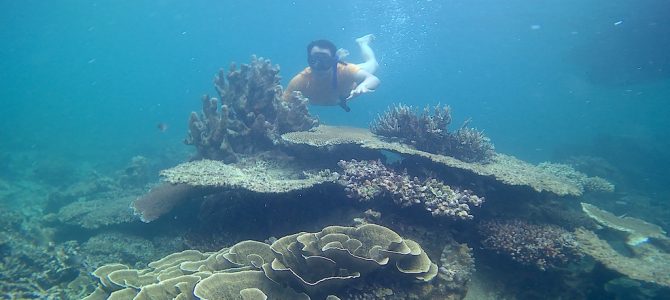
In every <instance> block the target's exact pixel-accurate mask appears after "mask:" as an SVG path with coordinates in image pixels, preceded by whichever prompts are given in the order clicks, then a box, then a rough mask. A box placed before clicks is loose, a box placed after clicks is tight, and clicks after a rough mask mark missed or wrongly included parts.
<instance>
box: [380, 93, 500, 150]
mask: <svg viewBox="0 0 670 300" xmlns="http://www.w3.org/2000/svg"><path fill="white" fill-rule="evenodd" d="M468 123H469V121H468V122H465V123H464V124H463V126H461V128H460V129H458V130H457V131H455V132H449V131H448V127H449V124H451V109H450V108H449V106H441V105H437V106H435V107H434V108H433V110H432V113H431V110H430V108H428V107H426V108H424V110H423V111H422V112H421V113H419V112H418V111H417V110H416V109H415V108H413V107H411V106H407V105H402V104H398V105H395V106H393V107H390V108H389V109H388V110H387V111H386V112H385V113H384V114H383V115H380V116H378V117H377V119H375V121H373V122H372V124H371V125H370V131H372V133H374V134H376V135H379V136H383V137H388V138H394V139H399V140H400V141H402V142H403V143H407V144H410V145H412V146H414V147H416V149H419V150H422V151H426V152H430V153H434V154H442V155H448V156H453V157H455V158H458V159H460V160H463V161H467V162H486V161H488V160H489V159H490V158H491V156H493V154H494V153H495V152H494V150H493V149H494V148H493V144H492V143H491V140H490V139H489V138H488V137H486V136H484V134H483V132H481V131H478V130H476V129H474V128H469V127H467V125H468Z"/></svg>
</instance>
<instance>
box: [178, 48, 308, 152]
mask: <svg viewBox="0 0 670 300" xmlns="http://www.w3.org/2000/svg"><path fill="white" fill-rule="evenodd" d="M278 73H279V67H277V66H273V65H272V63H271V62H270V61H269V60H266V59H263V58H256V57H255V56H254V57H252V61H251V64H248V65H247V64H243V65H241V66H240V68H239V69H237V68H236V67H235V65H232V66H231V67H230V70H229V71H228V73H227V74H226V73H225V72H224V71H223V70H220V71H219V73H218V75H217V76H216V77H215V79H214V86H215V88H216V91H217V92H218V94H219V98H220V99H221V100H220V103H219V100H218V99H217V98H211V97H209V96H203V98H202V114H201V115H200V116H199V115H198V114H197V113H195V112H192V113H191V116H190V118H189V133H188V136H187V138H186V140H185V142H186V144H189V145H194V146H196V148H197V149H198V157H199V158H208V159H217V160H224V161H226V162H234V161H237V160H238V158H239V155H242V154H253V153H257V152H259V151H264V150H268V149H271V148H272V147H273V146H274V145H276V144H278V143H279V142H281V138H280V135H281V134H282V133H286V132H290V131H297V130H308V129H310V128H312V127H314V126H316V125H317V124H318V121H317V120H316V119H315V118H313V117H312V116H310V115H309V112H308V111H307V99H306V98H304V97H302V95H301V94H300V93H294V94H293V95H292V97H290V99H288V100H286V101H285V100H283V99H282V91H281V86H280V85H279V79H280V77H279V76H278Z"/></svg>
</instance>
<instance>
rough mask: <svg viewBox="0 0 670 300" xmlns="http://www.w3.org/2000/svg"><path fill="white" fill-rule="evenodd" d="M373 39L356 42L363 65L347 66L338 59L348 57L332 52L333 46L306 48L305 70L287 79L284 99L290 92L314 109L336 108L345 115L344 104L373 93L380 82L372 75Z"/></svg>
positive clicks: (374, 66)
mask: <svg viewBox="0 0 670 300" xmlns="http://www.w3.org/2000/svg"><path fill="white" fill-rule="evenodd" d="M373 39H374V35H372V34H368V35H365V36H363V37H360V38H358V39H356V42H357V43H358V46H359V47H360V49H361V53H362V56H363V59H364V62H363V63H361V64H349V63H346V62H344V61H342V60H341V59H342V58H343V57H344V56H346V55H347V54H348V53H347V51H346V50H343V49H340V50H336V49H337V48H336V47H335V44H333V43H332V42H330V41H327V40H317V41H313V42H311V43H309V45H307V62H308V64H309V67H307V68H305V69H304V70H303V71H302V72H300V73H299V74H298V75H296V76H295V77H293V79H291V82H290V83H289V84H288V87H286V91H284V99H288V98H289V97H290V96H291V94H292V93H293V92H294V91H300V92H302V94H303V96H305V97H307V98H308V99H309V103H310V104H314V105H339V106H341V107H342V108H343V109H344V110H345V111H349V110H350V109H349V107H348V106H347V101H348V100H350V99H353V98H354V97H357V96H359V95H361V94H365V93H369V92H374V90H375V89H376V88H377V86H378V85H379V83H380V81H379V78H377V77H376V76H375V75H373V74H374V73H375V72H376V71H377V69H378V68H379V64H378V63H377V59H376V58H375V53H374V52H373V51H372V48H370V42H371V41H372V40H373Z"/></svg>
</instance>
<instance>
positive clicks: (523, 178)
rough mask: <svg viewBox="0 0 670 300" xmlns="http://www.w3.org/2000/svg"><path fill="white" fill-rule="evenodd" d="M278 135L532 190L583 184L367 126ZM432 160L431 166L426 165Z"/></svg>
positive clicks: (569, 189)
mask: <svg viewBox="0 0 670 300" xmlns="http://www.w3.org/2000/svg"><path fill="white" fill-rule="evenodd" d="M282 138H283V139H284V140H285V141H286V142H287V143H289V144H292V145H308V146H311V147H314V148H316V150H317V151H324V150H326V151H328V150H330V149H332V148H334V147H337V146H341V147H345V146H351V145H357V146H358V147H360V148H361V149H362V150H364V149H371V151H378V150H386V151H389V152H392V153H398V154H404V155H407V156H411V157H413V158H417V159H425V161H422V162H426V164H427V167H429V168H430V167H433V166H438V167H441V166H444V167H448V168H450V169H451V170H453V171H457V172H461V173H463V174H464V176H474V177H475V178H477V179H473V180H490V179H493V180H495V181H497V182H499V183H501V184H504V185H508V186H526V187H529V188H531V189H532V190H534V191H536V192H538V193H539V192H544V191H547V192H550V193H553V194H556V195H559V196H581V195H582V194H583V192H584V186H583V185H582V184H581V183H579V182H575V181H574V180H571V179H570V178H567V177H565V176H562V175H561V174H556V173H553V172H550V171H548V170H546V169H544V168H540V167H538V166H535V165H531V164H529V163H526V162H524V161H521V160H519V159H516V158H515V157H513V156H509V155H504V154H500V153H496V154H494V155H493V156H492V157H491V159H490V162H489V163H486V164H480V163H468V162H464V161H461V160H458V159H455V158H453V157H450V156H445V155H438V154H433V153H428V152H425V151H420V150H416V149H414V148H412V147H410V146H408V145H404V144H400V143H393V142H388V141H383V140H381V139H380V138H379V137H377V136H375V135H373V134H372V133H371V132H370V131H369V130H366V129H363V128H354V127H341V126H326V125H320V126H319V127H316V128H314V129H312V130H310V131H300V132H290V133H286V134H283V135H282ZM430 164H432V165H433V166H430Z"/></svg>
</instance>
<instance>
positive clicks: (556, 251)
mask: <svg viewBox="0 0 670 300" xmlns="http://www.w3.org/2000/svg"><path fill="white" fill-rule="evenodd" d="M478 227H479V228H478V229H479V233H480V235H481V236H482V244H483V245H484V247H485V248H486V249H489V250H493V251H496V252H497V253H500V254H504V255H506V256H509V257H510V258H511V259H512V260H514V261H516V262H518V263H521V264H523V265H528V266H535V267H537V268H538V269H540V270H546V269H549V268H555V267H559V266H563V265H565V264H567V263H569V262H571V261H574V260H576V259H578V258H580V257H581V254H580V253H579V252H578V251H577V242H576V241H575V239H574V236H573V235H572V234H571V233H570V232H568V231H566V230H565V229H563V228H561V227H558V226H555V225H549V224H541V225H540V224H529V223H527V222H526V221H522V220H518V219H513V220H491V221H485V222H482V223H480V224H479V226H478Z"/></svg>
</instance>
